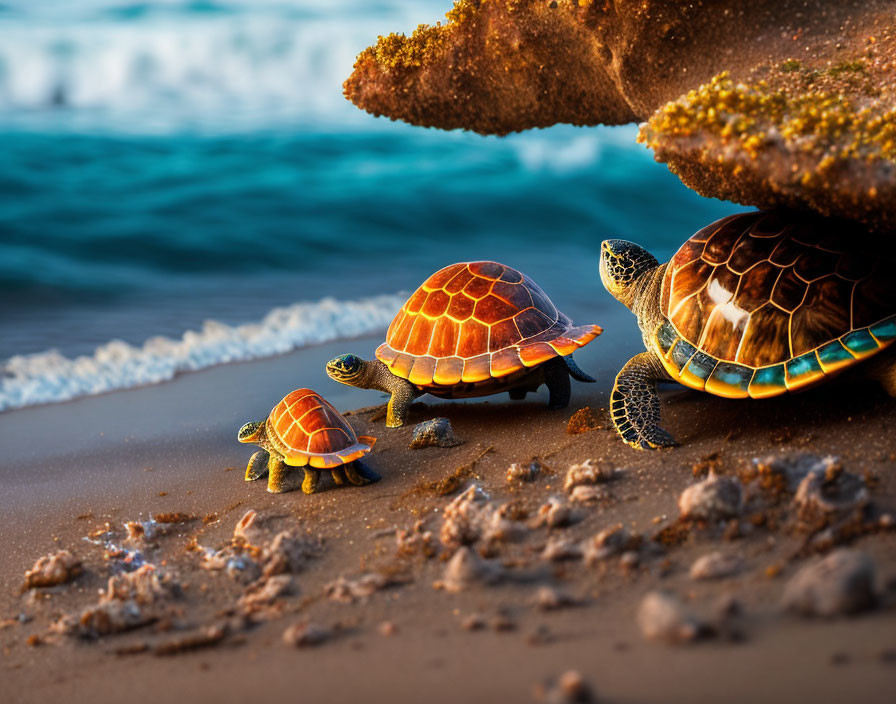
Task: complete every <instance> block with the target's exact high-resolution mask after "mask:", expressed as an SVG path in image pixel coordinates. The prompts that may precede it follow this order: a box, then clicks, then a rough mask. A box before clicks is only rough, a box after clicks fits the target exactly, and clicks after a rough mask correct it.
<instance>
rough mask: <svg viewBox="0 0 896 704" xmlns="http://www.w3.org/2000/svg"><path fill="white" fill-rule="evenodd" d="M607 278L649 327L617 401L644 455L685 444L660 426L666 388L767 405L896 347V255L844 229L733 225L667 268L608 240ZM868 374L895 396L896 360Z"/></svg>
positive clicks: (884, 358)
mask: <svg viewBox="0 0 896 704" xmlns="http://www.w3.org/2000/svg"><path fill="white" fill-rule="evenodd" d="M863 243H865V244H863ZM600 277H601V281H602V282H603V284H604V286H605V287H606V288H607V290H608V291H609V292H610V293H612V294H613V295H614V296H615V297H616V298H617V299H618V300H619V301H620V302H622V303H624V304H625V305H626V306H628V307H629V308H630V309H631V310H632V312H634V314H635V315H636V316H637V317H638V325H639V327H640V328H641V334H642V337H643V339H644V345H645V346H646V347H647V351H646V352H642V353H641V354H638V355H636V356H634V357H632V359H630V360H629V361H628V363H627V364H626V365H625V366H624V367H623V368H622V370H621V371H620V372H619V374H618V376H617V377H616V383H615V384H614V386H613V392H612V395H611V399H610V404H611V412H612V416H613V422H614V424H615V425H616V429H617V430H618V431H619V434H620V435H621V436H622V438H623V439H624V440H625V441H626V442H627V443H628V444H629V445H631V446H632V447H636V448H641V449H647V448H658V447H666V446H669V445H673V444H675V443H674V441H673V439H672V437H671V436H670V435H669V433H667V432H666V431H665V430H663V429H662V428H661V427H660V426H659V419H660V405H659V398H658V396H657V392H656V382H657V381H677V382H680V383H682V384H684V385H686V386H689V387H691V388H693V389H699V390H701V391H708V392H710V393H712V394H716V395H718V396H725V397H728V398H748V397H749V398H765V397H768V396H776V395H778V394H783V393H785V392H787V391H794V390H796V389H801V388H804V387H807V386H809V385H810V384H814V383H817V382H819V381H822V380H824V379H826V378H829V376H830V375H831V374H833V373H835V372H839V371H841V370H843V369H845V368H847V367H849V366H851V365H853V364H855V363H857V362H859V361H862V360H865V359H867V358H868V357H871V356H872V355H875V354H876V353H878V352H880V351H881V350H882V349H884V348H885V347H888V346H889V345H891V344H892V343H893V341H894V340H896V255H894V252H893V250H892V249H891V250H890V251H885V249H884V247H883V246H882V245H880V244H878V245H875V244H872V243H871V238H870V237H869V235H868V233H867V232H863V231H860V230H859V226H858V225H854V224H850V223H845V222H843V221H839V220H833V219H823V218H820V217H818V218H816V217H811V216H808V215H805V214H796V213H790V212H787V211H755V212H750V213H742V214H739V215H732V216H730V217H727V218H724V219H722V220H719V221H718V222H716V223H713V224H712V225H709V226H708V227H705V228H703V229H702V230H700V231H699V232H697V233H696V234H695V235H694V236H693V237H691V238H690V239H689V240H688V241H687V242H685V243H684V245H682V247H681V249H679V250H678V252H677V253H676V254H675V256H674V257H672V259H671V261H669V262H668V263H666V264H660V263H659V262H658V261H657V260H656V259H655V258H654V257H653V256H652V255H651V254H650V253H649V252H647V251H646V250H645V249H643V248H642V247H639V246H638V245H636V244H633V243H631V242H625V241H623V240H607V241H605V242H604V243H603V244H602V245H601V259H600ZM893 351H896V347H893V348H891V350H890V352H893ZM867 368H868V370H869V371H870V372H871V373H872V375H873V376H875V377H877V378H878V379H879V380H880V381H881V382H882V383H883V384H884V386H885V388H886V389H887V391H888V392H889V393H890V394H891V395H896V355H893V354H890V353H888V354H884V355H881V356H880V357H877V358H876V359H875V361H874V362H872V363H871V364H869V365H867Z"/></svg>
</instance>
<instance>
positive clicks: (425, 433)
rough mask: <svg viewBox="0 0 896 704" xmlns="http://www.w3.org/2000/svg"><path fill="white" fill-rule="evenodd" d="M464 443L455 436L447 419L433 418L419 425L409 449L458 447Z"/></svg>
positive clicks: (415, 429)
mask: <svg viewBox="0 0 896 704" xmlns="http://www.w3.org/2000/svg"><path fill="white" fill-rule="evenodd" d="M461 444H462V441H461V440H459V439H458V438H457V436H456V435H455V434H454V430H453V429H452V427H451V421H449V420H448V419H447V418H433V419H432V420H425V421H423V422H422V423H418V424H417V426H416V427H415V428H414V435H413V437H412V438H411V442H410V444H409V445H408V447H409V448H410V449H412V450H419V449H420V448H423V447H456V446H457V445H461Z"/></svg>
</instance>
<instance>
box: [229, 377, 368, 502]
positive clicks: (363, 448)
mask: <svg viewBox="0 0 896 704" xmlns="http://www.w3.org/2000/svg"><path fill="white" fill-rule="evenodd" d="M238 437H239V441H240V442H245V443H250V444H253V445H258V446H259V447H261V448H262V449H261V450H260V451H258V452H256V453H255V454H254V455H252V458H251V459H250V460H249V465H248V467H246V481H247V482H251V481H255V480H256V479H261V478H262V477H263V476H264V475H265V474H267V475H268V491H270V492H271V493H274V494H279V493H280V492H283V491H288V490H289V489H287V488H286V484H285V479H286V475H287V466H290V467H302V468H304V470H305V479H304V481H303V482H302V491H304V492H305V493H306V494H313V493H314V492H315V491H316V490H317V485H318V482H319V480H320V470H321V469H329V470H332V473H333V480H334V481H335V482H336V483H337V484H344V483H345V480H346V479H348V481H350V482H351V483H352V484H354V485H356V486H364V485H365V484H370V483H371V482H375V481H378V480H379V476H377V475H376V474H375V473H374V472H372V471H370V470H369V469H367V468H366V467H364V465H362V464H361V462H360V461H359V459H358V458H359V457H362V456H364V455H366V454H367V453H368V452H370V448H372V447H373V444H374V443H375V442H376V438H371V437H366V436H364V435H362V436H360V437H358V436H357V435H356V434H355V431H354V429H353V428H352V426H350V425H349V424H348V422H347V421H346V420H345V418H343V417H342V415H341V414H340V413H339V411H337V410H336V409H335V408H333V406H331V405H330V404H329V403H328V402H327V401H326V400H324V398H323V397H322V396H320V395H319V394H316V393H315V392H314V391H312V390H311V389H298V390H296V391H293V392H292V393H291V394H289V395H287V396H286V397H285V398H284V399H283V400H282V401H280V403H278V404H277V405H276V406H274V409H273V410H272V411H271V414H270V415H269V416H268V418H267V420H263V421H261V422H258V423H246V424H245V425H244V426H243V427H242V428H240V432H239V436H238Z"/></svg>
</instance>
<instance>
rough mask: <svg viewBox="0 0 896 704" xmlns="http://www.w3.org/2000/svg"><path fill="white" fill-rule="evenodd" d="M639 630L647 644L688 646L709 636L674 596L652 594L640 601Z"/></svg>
mask: <svg viewBox="0 0 896 704" xmlns="http://www.w3.org/2000/svg"><path fill="white" fill-rule="evenodd" d="M637 622H638V626H639V627H640V628H641V633H642V634H643V635H644V637H645V638H647V639H648V640H654V641H661V642H664V643H670V644H673V643H687V642H690V641H694V640H696V639H697V638H699V637H700V636H701V635H703V634H704V633H705V632H706V628H705V626H704V625H703V624H702V623H701V622H700V621H698V620H697V618H696V617H695V616H694V615H693V614H692V613H690V612H689V611H688V610H687V609H686V608H685V607H684V605H683V604H682V603H681V602H680V601H679V600H678V598H677V597H675V596H674V595H673V594H671V593H669V592H666V591H652V592H648V594H647V595H646V596H645V597H644V599H643V600H642V601H641V605H640V606H639V607H638V614H637Z"/></svg>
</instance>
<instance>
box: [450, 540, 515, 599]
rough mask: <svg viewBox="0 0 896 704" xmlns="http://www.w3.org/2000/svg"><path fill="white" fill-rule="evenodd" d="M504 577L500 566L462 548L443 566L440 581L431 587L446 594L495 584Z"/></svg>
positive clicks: (503, 571)
mask: <svg viewBox="0 0 896 704" xmlns="http://www.w3.org/2000/svg"><path fill="white" fill-rule="evenodd" d="M504 576H505V570H504V568H503V567H501V565H499V564H498V563H496V562H492V561H490V560H483V559H482V558H481V557H479V555H477V554H476V553H475V552H473V551H472V550H470V548H467V547H462V548H460V549H459V550H458V551H457V552H455V553H454V556H453V557H452V558H451V559H450V560H449V561H448V564H447V565H445V572H444V574H443V575H442V579H441V580H440V581H438V582H436V583H435V584H434V585H433V586H434V587H435V588H436V589H444V590H445V591H447V592H460V591H463V590H464V589H467V588H469V587H470V586H472V585H474V584H477V583H478V584H496V583H497V582H500V581H501V580H502V579H503V578H504Z"/></svg>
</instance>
